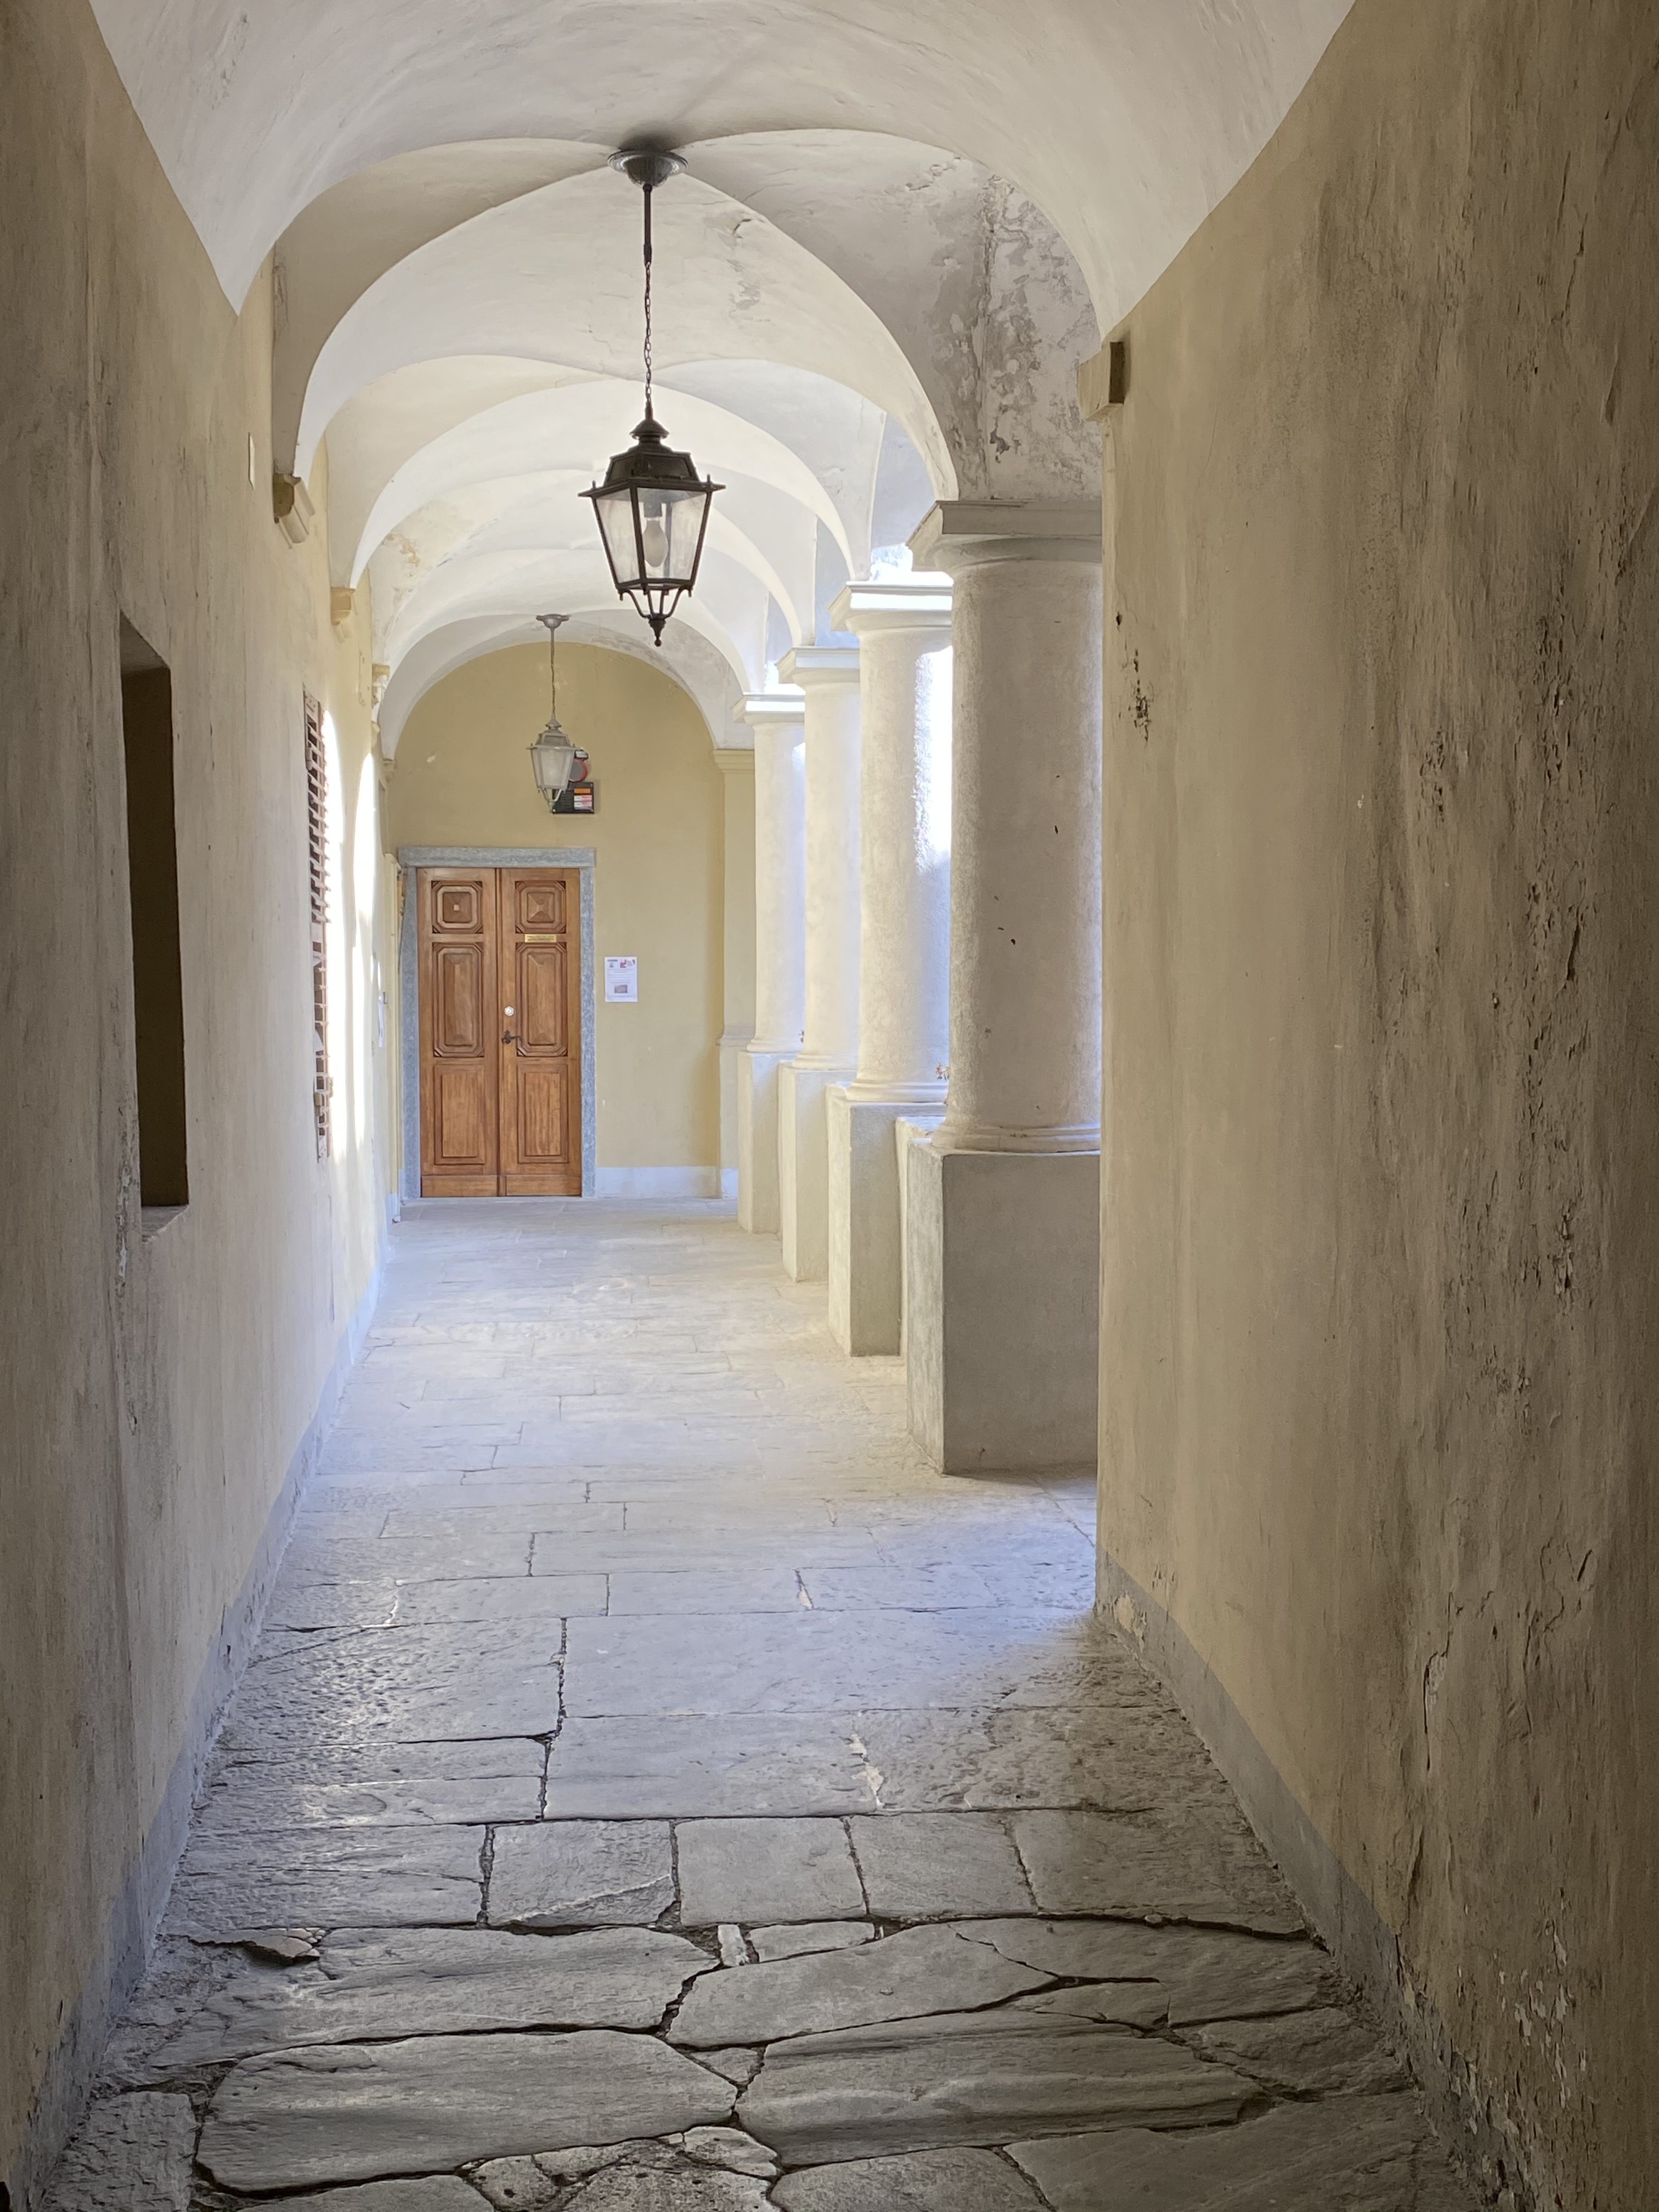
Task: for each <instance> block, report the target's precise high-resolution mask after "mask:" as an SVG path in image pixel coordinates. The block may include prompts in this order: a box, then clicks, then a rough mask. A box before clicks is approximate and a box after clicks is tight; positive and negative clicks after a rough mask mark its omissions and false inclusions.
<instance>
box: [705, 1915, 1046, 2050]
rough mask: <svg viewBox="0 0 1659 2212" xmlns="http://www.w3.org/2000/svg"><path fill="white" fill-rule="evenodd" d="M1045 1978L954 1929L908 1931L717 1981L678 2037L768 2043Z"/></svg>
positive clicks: (983, 1997)
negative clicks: (964, 1940)
mask: <svg viewBox="0 0 1659 2212" xmlns="http://www.w3.org/2000/svg"><path fill="white" fill-rule="evenodd" d="M1045 1979H1046V1977H1045V1976H1044V1975H1042V1974H1041V1973H1038V1972H1033V1971H1032V1970H1031V1969H1030V1967H1026V1966H1018V1965H1016V1964H1015V1963H1014V1962H1013V1961H1012V1960H1007V1959H1004V1958H1003V1957H1001V1956H1000V1954H999V1953H997V1952H996V1951H995V1950H994V1949H993V1948H992V1947H991V1946H990V1945H988V1944H984V1943H965V1942H963V1941H962V1939H961V1938H960V1937H959V1936H957V1934H956V1933H955V1932H954V1930H953V1929H950V1928H948V1927H946V1928H907V1929H903V1930H902V1932H901V1933H900V1934H898V1935H896V1936H884V1937H882V1938H881V1939H880V1940H879V1941H878V1942H874V1943H864V1944H860V1946H859V1947H858V1948H856V1949H854V1950H847V1951H826V1952H817V1953H814V1954H810V1955H808V1956H806V1957H804V1958H799V1959H781V1960H776V1961H775V1962H773V1963H771V1964H769V1965H763V1966H739V1967H737V1968H734V1969H732V1970H731V1971H729V1972H720V1973H717V1974H710V1975H708V1976H707V1977H706V1978H704V1979H703V1980H702V1982H701V1983H700V1984H698V1985H697V1986H696V1988H695V1989H693V1990H691V1992H690V1995H689V1996H687V1998H686V2000H685V2002H684V2004H683V2005H682V2006H681V2007H680V2009H679V2014H678V2018H677V2019H676V2021H675V2023H674V2027H673V2030H672V2033H673V2039H674V2040H675V2042H677V2043H682V2044H686V2045H702V2044H707V2045H720V2044H726V2043H769V2042H771V2041H773V2040H774V2039H776V2038H778V2037H780V2036H790V2035H811V2034H817V2033H821V2032H823V2031H827V2030H829V2029H832V2028H842V2027H865V2026H868V2025H871V2024H873V2023H874V2022H876V2021H891V2020H904V2019H908V2018H912V2017H916V2016H920V2015H924V2014H928V2013H945V2012H958V2011H965V2010H966V2009H967V2008H969V2006H972V2005H988V2004H1000V2003H1001V2002H1003V2000H1004V1999H1005V1998H1007V1997H1012V1996H1019V1995H1021V1994H1022V1993H1023V1992H1024V1990H1034V1989H1037V1988H1039V1987H1040V1986H1041V1985H1042V1982H1043V1981H1044V1980H1045Z"/></svg>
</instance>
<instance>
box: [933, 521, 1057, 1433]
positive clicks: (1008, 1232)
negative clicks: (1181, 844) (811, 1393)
mask: <svg viewBox="0 0 1659 2212" xmlns="http://www.w3.org/2000/svg"><path fill="white" fill-rule="evenodd" d="M915 556H916V558H917V560H918V562H924V561H925V562H928V563H929V564H930V565H933V566H936V567H939V568H945V569H947V570H948V571H949V572H950V573H951V574H952V576H953V577H954V578H955V581H956V599H955V610H954V617H953V624H952V635H953V640H954V643H955V648H956V700H955V716H954V747H953V806H952V836H951V1079H950V1090H949V1095H948V1097H947V1099H946V1103H945V1120H944V1121H943V1123H942V1125H941V1126H940V1127H939V1129H938V1130H937V1131H936V1132H935V1133H934V1134H933V1137H932V1139H930V1140H929V1141H928V1142H927V1144H924V1145H914V1146H912V1147H911V1149H910V1152H909V1155H908V1207H907V1212H908V1221H907V1239H908V1249H907V1267H908V1291H909V1299H910V1305H909V1314H908V1360H909V1398H910V1425H911V1431H912V1433H913V1434H914V1435H915V1437H916V1439H917V1441H918V1442H919V1443H921V1445H922V1447H923V1449H925V1450H926V1451H927V1453H928V1455H929V1456H930V1457H931V1458H933V1460H934V1462H935V1463H936V1464H937V1465H939V1466H940V1467H942V1468H945V1469H946V1470H947V1471H951V1472H958V1471H966V1470H968V1469H969V1468H992V1467H995V1468H1036V1467H1054V1466H1076V1465H1079V1464H1084V1463H1088V1464H1092V1463H1093V1462H1094V1459H1095V1456H1096V1437H1095V1431H1096V1418H1097V1399H1098V1392H1097V1375H1098V1370H1099V1357H1100V1352H1099V1330H1098V1312H1099V1287H1098V1274H1099V1258H1100V1219H1099V1190H1100V756H1101V676H1100V667H1101V572H1100V509H1099V506H1098V504H1097V502H1096V501H1076V502H1073V501H1064V502H1060V501H1055V502H1052V503H1049V502H1036V501H1033V502H1018V503H1014V502H1010V503H1006V504H1003V503H998V504H985V505H970V504H967V503H961V504H952V505H951V506H948V507H938V508H935V509H934V511H933V514H932V515H931V516H930V517H929V518H928V520H927V522H926V523H924V524H923V526H922V527H921V531H919V532H918V533H917V536H916V538H915Z"/></svg>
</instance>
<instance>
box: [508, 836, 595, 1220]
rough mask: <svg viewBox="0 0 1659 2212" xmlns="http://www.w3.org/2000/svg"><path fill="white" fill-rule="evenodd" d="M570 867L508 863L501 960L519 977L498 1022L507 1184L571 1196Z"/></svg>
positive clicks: (573, 881)
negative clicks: (512, 865) (507, 1008)
mask: <svg viewBox="0 0 1659 2212" xmlns="http://www.w3.org/2000/svg"><path fill="white" fill-rule="evenodd" d="M577 881H578V879H577V877H576V873H575V872H574V869H568V868H566V869H558V870H554V869H545V868H538V869H534V870H531V869H522V868H503V869H502V871H501V953H500V966H501V974H502V975H510V976H511V977H512V978H513V987H514V995H513V997H512V999H510V1000H508V1001H507V1003H508V1004H509V1005H510V1006H512V1008H513V1012H512V1013H511V1015H508V1016H506V1018H504V1020H503V1022H502V1031H503V1038H504V1041H503V1042H502V1045H501V1188H502V1189H503V1191H507V1192H510V1193H513V1194H521V1195H525V1196H530V1195H532V1194H534V1195H542V1196H567V1197H575V1196H577V1195H578V1194H580V1190H581V1187H582V1161H581V1104H580V1102H581V1036H580V1023H579V1022H574V1021H573V1019H572V1006H571V1001H572V999H573V996H574V991H573V987H572V986H573V979H574V977H575V975H577V974H578V973H579V972H580V950H579V948H578V946H577V944H576V931H575V927H574V922H575V918H576V916H577V915H578V914H579V913H580V901H579V899H578V896H577Z"/></svg>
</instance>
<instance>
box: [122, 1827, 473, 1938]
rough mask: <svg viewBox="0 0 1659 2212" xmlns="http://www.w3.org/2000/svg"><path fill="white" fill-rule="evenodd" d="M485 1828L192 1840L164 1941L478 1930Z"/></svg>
mask: <svg viewBox="0 0 1659 2212" xmlns="http://www.w3.org/2000/svg"><path fill="white" fill-rule="evenodd" d="M483 1838H484V1832H483V1829H482V1828H481V1827H480V1828H438V1827H424V1828H389V1827H362V1828H289V1829H283V1830H278V1831H276V1832H273V1833H270V1834H266V1835H264V1836H263V1837H261V1838H260V1839H259V1842H258V1847H257V1850H256V1849H255V1848H254V1847H253V1846H252V1844H250V1842H249V1839H248V1838H247V1837H246V1836H243V1835H240V1834H239V1835H228V1836H192V1838H191V1841H190V1844H189V1846H188V1848H187V1849H186V1850H185V1857H184V1863H183V1865H182V1866H181V1867H180V1868H179V1876H178V1880H177V1881H176V1882H175V1883H174V1885H173V1898H172V1901H171V1903H170V1905H169V1906H168V1909H167V1929H166V1932H167V1934H169V1935H173V1936H195V1937H197V1938H200V1937H204V1936H226V1935H228V1934H229V1933H230V1931H231V1930H232V1929H237V1928H249V1927H261V1926H275V1925H279V1924H285V1923H290V1922H292V1923H298V1924H299V1925H300V1926H301V1927H305V1928H410V1927H413V1928H439V1927H450V1928H454V1927H471V1924H472V1923H473V1922H474V1921H475V1920H476V1919H477V1917H478V1907H479V1903H480V1900H481V1899H482V1896H483V1875H482V1873H481V1871H480V1869H479V1858H478V1855H479V1852H480V1850H481V1849H482V1846H483Z"/></svg>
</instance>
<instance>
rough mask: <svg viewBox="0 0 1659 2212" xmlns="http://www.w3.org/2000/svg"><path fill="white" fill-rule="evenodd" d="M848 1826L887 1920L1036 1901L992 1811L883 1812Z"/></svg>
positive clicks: (876, 1909)
mask: <svg viewBox="0 0 1659 2212" xmlns="http://www.w3.org/2000/svg"><path fill="white" fill-rule="evenodd" d="M848 1833H849V1834H850V1836H851V1837H852V1839H853V1850H854V1856H855V1857H856V1858H857V1860H858V1863H859V1870H860V1873H861V1874H862V1875H863V1876H864V1889H865V1894H866V1897H867V1899H869V1905H870V1910H871V1911H872V1912H873V1913H875V1914H876V1915H877V1916H878V1917H879V1918H881V1919H883V1920H932V1919H950V1920H960V1919H962V1918H963V1917H964V1915H966V1914H968V1913H970V1912H972V1913H980V1912H987V1913H989V1912H1029V1911H1031V1909H1032V1906H1031V1893H1030V1889H1029V1888H1028V1887H1026V1881H1025V1875H1024V1869H1022V1868H1021V1866H1020V1863H1019V1854H1018V1852H1017V1851H1016V1850H1015V1849H1014V1846H1013V1843H1012V1838H1010V1836H1009V1834H1008V1831H1007V1827H1006V1823H1004V1822H1003V1821H1002V1820H999V1819H997V1818H996V1816H995V1815H994V1814H987V1813H890V1814H876V1815H874V1816H872V1817H870V1818H866V1819H864V1820H852V1821H849V1822H848Z"/></svg>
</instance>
